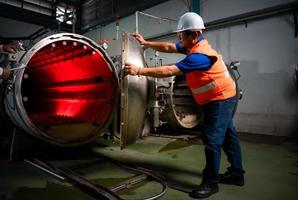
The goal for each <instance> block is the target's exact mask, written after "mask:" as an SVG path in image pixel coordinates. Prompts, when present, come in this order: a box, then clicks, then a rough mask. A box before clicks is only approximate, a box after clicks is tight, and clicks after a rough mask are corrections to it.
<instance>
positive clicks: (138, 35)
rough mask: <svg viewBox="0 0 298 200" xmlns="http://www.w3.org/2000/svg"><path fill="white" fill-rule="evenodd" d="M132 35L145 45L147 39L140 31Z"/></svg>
mask: <svg viewBox="0 0 298 200" xmlns="http://www.w3.org/2000/svg"><path fill="white" fill-rule="evenodd" d="M131 35H132V36H133V37H135V38H136V39H137V40H138V41H139V43H140V44H141V45H144V44H145V43H146V40H145V39H144V38H143V36H142V35H141V34H139V33H132V34H131Z"/></svg>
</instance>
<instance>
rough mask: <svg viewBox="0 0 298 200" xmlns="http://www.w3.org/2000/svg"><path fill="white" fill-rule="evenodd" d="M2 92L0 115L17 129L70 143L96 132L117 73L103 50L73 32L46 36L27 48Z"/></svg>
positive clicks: (107, 116) (105, 119)
mask: <svg viewBox="0 0 298 200" xmlns="http://www.w3.org/2000/svg"><path fill="white" fill-rule="evenodd" d="M20 63H21V64H24V65H25V66H26V68H25V69H21V70H19V71H17V72H16V73H15V74H14V82H13V84H12V88H11V89H7V90H6V91H5V94H4V105H5V106H4V107H5V113H6V114H7V115H8V118H9V119H10V120H11V121H12V122H13V123H14V124H15V125H16V126H18V127H19V128H21V129H22V130H24V131H26V132H28V133H30V134H32V135H34V136H36V137H38V138H40V139H42V140H44V141H47V142H50V143H53V144H57V145H63V146H73V145H78V144H83V143H86V142H88V141H90V140H92V139H93V138H95V137H96V136H99V135H101V134H102V133H103V131H104V130H105V129H106V128H107V126H108V125H109V123H110V121H111V119H112V117H113V114H114V110H115V107H116V104H117V96H118V92H119V90H118V88H119V83H118V75H117V73H116V70H115V67H114V65H113V62H112V61H111V59H110V58H109V56H108V55H107V54H106V52H105V51H104V50H103V49H102V48H101V47H100V46H99V45H98V44H96V43H95V42H93V41H92V40H90V39H88V38H86V37H84V36H81V35H77V34H71V33H60V34H55V35H51V36H49V37H47V38H45V39H43V40H41V41H39V42H38V43H36V44H35V45H34V46H33V47H32V48H30V50H28V51H27V52H26V53H25V54H24V56H23V57H22V58H21V60H20Z"/></svg>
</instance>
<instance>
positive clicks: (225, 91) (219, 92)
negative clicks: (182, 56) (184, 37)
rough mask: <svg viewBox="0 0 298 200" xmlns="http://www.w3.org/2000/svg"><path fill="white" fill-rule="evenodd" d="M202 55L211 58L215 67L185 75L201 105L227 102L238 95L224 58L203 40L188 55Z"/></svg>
mask: <svg viewBox="0 0 298 200" xmlns="http://www.w3.org/2000/svg"><path fill="white" fill-rule="evenodd" d="M192 53H201V54H204V55H207V56H208V57H210V58H211V60H212V62H213V65H212V66H211V68H210V69H209V70H206V71H203V70H195V71H192V72H188V73H186V74H185V76H186V81H187V83H188V86H189V87H190V89H191V91H192V94H193V96H194V98H195V100H196V102H197V103H198V104H199V105H203V104H206V103H208V102H210V101H214V100H225V99H228V98H231V97H233V96H235V95H236V86H235V82H234V81H233V79H232V78H231V76H230V74H229V71H228V69H227V67H226V65H225V64H224V62H223V59H222V56H221V55H220V54H218V53H217V52H216V51H215V50H214V49H212V47H211V46H210V45H209V43H208V41H207V40H205V39H204V40H202V41H200V42H198V43H197V44H196V45H194V46H193V47H192V48H191V49H190V50H189V51H188V54H192Z"/></svg>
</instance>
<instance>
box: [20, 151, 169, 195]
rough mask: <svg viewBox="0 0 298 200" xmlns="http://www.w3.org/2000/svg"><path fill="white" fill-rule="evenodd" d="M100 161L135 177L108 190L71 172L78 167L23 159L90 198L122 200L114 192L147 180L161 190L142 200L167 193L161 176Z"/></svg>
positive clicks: (141, 169)
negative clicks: (124, 170)
mask: <svg viewBox="0 0 298 200" xmlns="http://www.w3.org/2000/svg"><path fill="white" fill-rule="evenodd" d="M101 160H104V161H106V162H109V163H112V164H114V165H116V166H118V167H121V168H124V169H126V170H128V171H130V172H133V173H135V174H136V175H135V176H133V177H131V178H130V179H128V180H126V181H124V182H121V183H118V184H116V185H113V186H111V187H110V188H105V187H103V186H100V185H98V184H96V183H94V182H92V181H91V180H89V179H87V178H85V177H83V176H81V175H79V174H78V173H76V172H75V171H73V170H72V169H73V168H75V169H78V167H76V166H74V167H70V168H64V167H57V166H54V165H52V164H50V163H48V162H46V161H42V160H39V159H36V158H35V159H32V160H29V159H25V162H27V163H28V164H30V165H32V166H33V167H36V168H37V169H39V170H42V171H43V172H45V173H47V174H49V175H51V176H53V177H54V178H56V179H58V180H59V181H63V182H65V181H66V182H70V183H73V184H74V185H75V186H76V187H78V188H79V189H80V190H82V191H84V192H86V193H87V194H89V195H90V196H92V197H94V198H96V199H100V200H103V199H104V200H122V198H120V197H119V196H117V195H116V194H115V192H117V191H121V190H123V189H128V188H131V187H133V186H135V185H136V184H138V183H141V182H142V181H145V180H147V179H148V178H150V179H151V180H154V181H156V182H158V183H160V184H161V186H162V190H161V192H159V193H158V194H156V195H153V196H150V197H147V198H145V199H143V200H155V199H158V198H160V197H162V196H163V195H164V194H165V193H166V191H167V184H166V182H165V181H164V180H163V179H162V178H161V176H160V175H158V174H156V173H154V172H152V171H150V170H148V169H145V168H141V167H134V166H130V165H128V164H125V163H123V162H120V161H117V160H114V159H111V158H108V157H104V156H102V158H101ZM100 163H102V162H100ZM94 164H98V162H97V161H96V162H94V161H93V162H92V165H94ZM71 168H72V169H71Z"/></svg>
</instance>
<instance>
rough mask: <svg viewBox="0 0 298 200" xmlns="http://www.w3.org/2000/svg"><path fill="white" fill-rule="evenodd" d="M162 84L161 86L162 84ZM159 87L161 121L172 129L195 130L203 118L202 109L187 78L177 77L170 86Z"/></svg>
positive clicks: (171, 80)
mask: <svg viewBox="0 0 298 200" xmlns="http://www.w3.org/2000/svg"><path fill="white" fill-rule="evenodd" d="M160 83H161V84H160ZM160 83H159V84H158V85H159V86H158V93H159V105H160V107H161V114H160V119H161V121H162V122H164V123H166V124H167V125H168V126H169V127H171V128H176V127H181V128H188V129H189V128H194V127H195V126H197V125H198V123H199V122H200V121H201V118H202V112H201V108H200V107H199V106H198V105H197V104H196V102H195V100H194V98H193V96H192V94H191V91H190V89H189V87H188V85H187V83H186V80H185V77H184V76H183V75H182V76H175V77H172V78H170V79H169V81H168V85H167V84H164V83H166V82H164V83H162V82H160Z"/></svg>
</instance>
